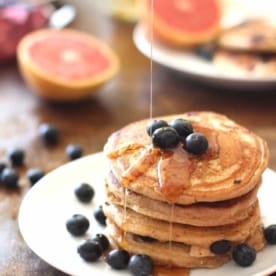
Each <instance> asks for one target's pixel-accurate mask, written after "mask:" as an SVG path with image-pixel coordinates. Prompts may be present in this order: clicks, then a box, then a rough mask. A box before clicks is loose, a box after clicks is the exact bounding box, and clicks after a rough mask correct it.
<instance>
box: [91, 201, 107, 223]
mask: <svg viewBox="0 0 276 276" xmlns="http://www.w3.org/2000/svg"><path fill="white" fill-rule="evenodd" d="M94 218H95V219H96V221H97V222H98V223H99V224H100V225H102V226H106V216H105V214H104V212H103V206H98V207H97V208H96V209H95V210H94Z"/></svg>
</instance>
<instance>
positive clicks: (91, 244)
mask: <svg viewBox="0 0 276 276" xmlns="http://www.w3.org/2000/svg"><path fill="white" fill-rule="evenodd" d="M77 251H78V253H79V254H80V256H81V258H83V259H84V260H85V261H87V262H95V261H97V260H98V259H99V258H100V257H101V256H102V253H103V252H102V248H101V246H100V244H99V243H98V242H97V241H93V240H91V239H89V240H85V241H84V242H83V243H82V244H81V245H79V246H78V249H77Z"/></svg>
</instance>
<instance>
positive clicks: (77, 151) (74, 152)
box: [66, 144, 82, 160]
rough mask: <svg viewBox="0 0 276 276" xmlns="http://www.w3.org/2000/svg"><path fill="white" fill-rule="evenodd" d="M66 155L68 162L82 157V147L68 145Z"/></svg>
mask: <svg viewBox="0 0 276 276" xmlns="http://www.w3.org/2000/svg"><path fill="white" fill-rule="evenodd" d="M66 154H67V156H68V157H69V159H70V160H75V159H78V158H80V157H82V147H81V146H80V145H77V144H69V145H68V146H67V147H66Z"/></svg>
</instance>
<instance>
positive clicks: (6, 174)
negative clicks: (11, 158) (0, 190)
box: [0, 167, 19, 188]
mask: <svg viewBox="0 0 276 276" xmlns="http://www.w3.org/2000/svg"><path fill="white" fill-rule="evenodd" d="M18 180H19V174H18V173H17V171H16V170H15V169H13V168H9V167H7V168H4V169H3V171H2V173H1V177H0V182H1V184H2V185H4V186H5V187H6V188H17V187H18Z"/></svg>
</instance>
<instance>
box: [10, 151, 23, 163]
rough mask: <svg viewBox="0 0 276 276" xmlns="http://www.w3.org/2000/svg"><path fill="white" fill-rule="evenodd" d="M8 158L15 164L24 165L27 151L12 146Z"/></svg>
mask: <svg viewBox="0 0 276 276" xmlns="http://www.w3.org/2000/svg"><path fill="white" fill-rule="evenodd" d="M8 158H9V160H10V162H11V164H12V165H13V166H22V165H23V163H24V158H25V151H24V150H23V149H21V148H10V149H9V150H8Z"/></svg>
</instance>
